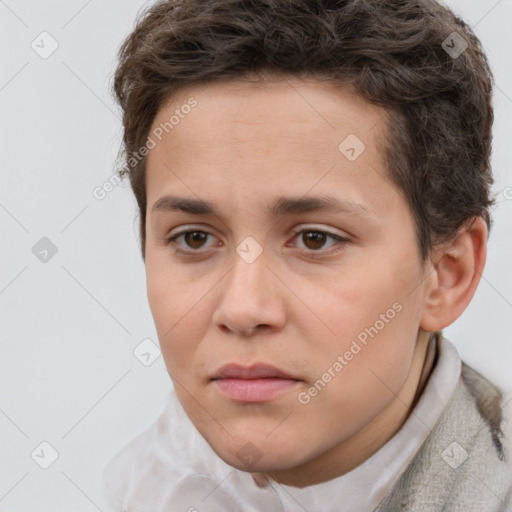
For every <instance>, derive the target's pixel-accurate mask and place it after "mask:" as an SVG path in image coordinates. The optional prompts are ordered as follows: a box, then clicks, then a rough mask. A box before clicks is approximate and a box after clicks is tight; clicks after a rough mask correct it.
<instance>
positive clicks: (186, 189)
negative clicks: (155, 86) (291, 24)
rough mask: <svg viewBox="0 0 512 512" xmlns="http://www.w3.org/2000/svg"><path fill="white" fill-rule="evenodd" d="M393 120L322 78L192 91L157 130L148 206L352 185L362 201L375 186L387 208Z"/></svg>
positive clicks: (165, 112)
mask: <svg viewBox="0 0 512 512" xmlns="http://www.w3.org/2000/svg"><path fill="white" fill-rule="evenodd" d="M190 104H194V105H195V106H194V107H193V108H188V107H187V108H184V106H186V105H190ZM171 118H173V119H172V123H171V122H170V120H171ZM387 122H388V114H387V112H386V111H385V110H384V109H382V108H379V107H377V106H374V105H372V104H370V103H368V102H367V101H365V100H364V99H362V98H361V97H360V96H358V95H357V94H355V93H354V92H353V91H350V90H348V89H340V88H338V87H335V86H333V85H331V84H326V83H323V82H318V81H316V80H313V79H309V80H303V79H298V78H286V79H283V78H280V79H269V80H263V81H257V82H256V81H252V82H241V81H238V82H219V83H212V84H207V85H201V86H194V87H189V88H186V89H182V90H181V91H179V93H177V94H176V95H174V96H173V97H172V98H170V99H169V100H168V101H167V102H165V103H164V104H163V105H162V106H161V108H160V109H159V111H158V113H157V115H156V116H155V119H154V121H153V124H152V127H151V130H150V136H151V137H152V138H153V139H154V142H155V143H156V145H155V147H154V148H153V149H152V150H151V151H150V152H149V154H148V157H147V180H146V183H147V194H148V208H149V209H151V208H152V206H154V204H155V203H156V201H158V199H159V198H160V197H161V196H162V195H163V193H164V191H166V192H168V193H173V195H175V194H176V193H177V192H179V193H181V194H182V195H183V194H186V195H187V196H189V197H190V196H191V195H196V196H203V195H204V194H206V193H208V194H209V197H212V195H213V196H217V197H216V198H215V197H213V199H214V200H215V199H218V200H219V201H224V202H225V201H226V200H232V201H233V202H234V203H233V206H234V204H235V203H237V204H238V206H240V204H241V202H243V201H244V200H246V199H247V195H248V194H250V195H254V194H257V195H258V197H263V196H268V197H269V198H270V197H273V196H274V195H276V196H277V195H295V196H296V195H298V194H301V195H303V194H307V193H308V190H312V189H315V190H314V192H319V193H322V194H326V193H332V192H334V191H336V190H343V192H344V197H345V198H347V199H349V200H353V201H354V202H356V201H357V202H359V203H361V201H362V199H363V196H364V195H368V193H369V192H371V191H372V190H373V192H374V193H375V194H374V195H375V196H377V195H379V196H380V199H379V198H377V197H375V198H374V199H375V200H376V201H373V202H376V203H377V204H376V205H375V207H376V210H378V209H379V207H380V206H379V203H385V202H386V194H396V191H393V190H390V191H383V190H382V189H383V186H384V187H386V186H387V187H389V186H390V185H389V180H387V179H386V178H385V176H386V169H385V163H384V161H385V159H384V155H383V151H382V144H381V142H382V141H383V137H385V132H386V125H387ZM155 133H160V137H161V140H159V139H158V137H155V135H154V134H155ZM220 183H222V186H220V187H219V184H220ZM270 183H272V186H271V187H270V186H269V184H270ZM378 189H380V193H379V190H378ZM278 191H279V192H281V193H280V194H277V192H278ZM274 193H275V194H274ZM370 199H371V198H370V197H367V198H366V200H367V202H368V200H370ZM363 202H364V201H363ZM370 202H372V201H371V200H370ZM262 206H263V204H262ZM265 207H267V205H265Z"/></svg>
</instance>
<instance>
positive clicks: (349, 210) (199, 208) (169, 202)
mask: <svg viewBox="0 0 512 512" xmlns="http://www.w3.org/2000/svg"><path fill="white" fill-rule="evenodd" d="M171 211H181V212H184V213H189V214H192V215H216V216H219V217H220V213H219V212H218V211H217V209H216V208H215V205H214V204H213V203H211V202H209V201H204V200H203V199H193V198H188V197H179V196H170V195H168V196H163V197H161V198H160V199H158V201H156V202H155V204H154V205H153V207H152V208H151V212H152V213H156V212H171ZM313 211H330V212H335V213H345V214H348V215H355V216H360V217H368V218H374V219H376V218H377V216H376V215H375V214H374V213H372V212H370V211H369V210H368V208H366V207H365V206H363V205H362V204H358V203H353V202H350V201H347V200H343V199H339V198H337V197H334V196H327V195H323V196H309V197H278V198H277V199H275V200H274V201H273V202H272V204H271V205H269V207H268V208H267V215H268V216H269V217H280V216H285V215H290V214H298V213H308V212H313Z"/></svg>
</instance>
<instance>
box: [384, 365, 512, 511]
mask: <svg viewBox="0 0 512 512" xmlns="http://www.w3.org/2000/svg"><path fill="white" fill-rule="evenodd" d="M506 397H507V395H506V394H505V393H504V392H503V390H501V389H499V388H498V387H497V386H495V385H494V384H493V383H492V382H490V381H489V380H488V379H486V378H485V377H484V376H483V375H481V374H480V373H479V372H477V371H476V370H474V369H473V368H471V367H470V366H468V365H467V364H465V363H462V371H461V376H460V379H459V381H458V383H457V387H456V389H455V392H454V394H453V396H452V397H451V399H450V401H449V403H448V405H447V406H446V408H445V410H444V411H443V414H442V415H441V417H440V418H439V420H438V422H437V423H436V425H435V426H434V428H433V429H432V431H431V433H430V434H429V436H428V438H427V440H426V441H425V442H424V444H423V445H422V446H421V448H420V449H419V451H418V453H417V454H416V456H415V457H414V459H413V460H412V462H411V463H410V465H409V466H408V467H407V469H406V470H405V472H404V474H403V475H402V477H401V478H400V480H399V481H398V483H397V484H396V485H395V487H394V488H393V491H392V492H391V494H390V495H389V496H388V497H387V498H385V500H384V502H383V503H382V504H381V506H380V507H379V508H378V510H379V512H388V511H389V512H391V511H393V512H396V511H397V510H400V511H404V512H406V511H411V512H412V511H418V510H429V511H437V510H439V511H441V510H448V511H450V512H458V511H460V512H501V511H503V512H505V510H507V507H509V506H510V505H511V504H512V461H511V459H512V453H511V452H512V450H511V444H510V443H511V437H510V436H511V431H510V413H509V409H510V404H509V407H508V408H507V407H506V405H507V401H506V400H507V398H506Z"/></svg>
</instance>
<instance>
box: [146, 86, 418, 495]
mask: <svg viewBox="0 0 512 512" xmlns="http://www.w3.org/2000/svg"><path fill="white" fill-rule="evenodd" d="M186 105H193V107H191V108H187V107H185V106H186ZM172 116H175V118H176V119H178V117H179V121H177V122H176V119H174V120H173V121H171V123H172V126H170V124H169V120H170V119H171V118H172ZM165 123H167V130H163V135H162V128H161V127H162V126H165ZM386 123H387V117H386V115H385V112H384V111H383V110H382V109H380V108H378V107H376V106H372V105H370V104H369V103H367V102H365V101H364V100H363V99H361V98H359V97H358V96H356V95H355V94H353V93H350V92H349V91H340V90H339V89H335V88H333V87H332V86H331V85H327V84H323V83H320V82H318V81H314V80H309V81H305V80H299V79H298V78H296V79H287V80H279V79H274V80H270V79H267V80H265V81H263V82H260V83H254V82H253V83H242V82H230V83H217V84H210V85H207V86H197V87H190V88H188V89H183V90H182V91H181V92H180V94H179V95H176V96H174V97H173V98H172V99H171V100H169V101H168V102H167V103H166V104H164V105H163V106H162V107H161V109H160V111H159V112H158V114H157V116H156V118H155V120H154V122H153V126H152V129H151V132H150V135H151V133H158V134H160V136H159V137H156V138H155V136H152V138H153V139H154V141H155V142H156V144H155V145H154V147H153V148H152V149H151V150H150V152H149V154H148V157H147V158H148V160H147V177H146V178H147V181H146V183H147V204H148V209H147V221H146V250H145V252H146V272H147V290H148V299H149V304H150V307H151V311H152V314H153V317H154V321H155V324H156V329H157V332H158V336H159V340H160V344H161V348H162V353H163V357H164V359H165V363H166V366H167V369H168V371H169V374H170V376H171V378H172V380H173V384H174V387H175V389H176V393H177V395H178V398H179V400H180V402H181V404H182V405H183V407H184V409H185V411H186V413H187V415H188V416H189V418H190V419H191V421H192V422H193V423H194V424H195V426H196V427H197V429H198V430H199V432H200V433H201V434H202V436H203V437H204V438H205V439H206V440H207V442H208V443H209V444H210V445H211V447H212V448H213V449H214V450H215V452H216V453H217V454H218V455H219V456H220V457H221V458H222V459H224V460H225V461H226V462H227V463H228V464H231V465H232V466H235V467H237V468H238V469H242V470H245V471H250V472H267V473H268V474H269V475H272V476H273V477H274V478H275V479H276V480H278V481H281V482H285V483H290V482H293V484H294V485H305V484H307V483H311V482H308V481H307V477H306V476H305V475H306V474H309V475H311V474H312V471H314V473H313V474H315V475H317V478H320V479H329V478H331V477H333V476H336V475H337V474H340V471H341V472H343V471H342V470H343V468H345V470H347V468H349V469H351V468H352V467H353V466H354V465H355V464H357V463H358V462H361V460H358V457H359V458H360V457H364V454H365V450H366V451H367V454H368V453H371V451H370V452H368V450H371V449H372V447H373V449H374V450H373V451H375V449H376V448H377V447H378V446H380V445H381V444H383V443H384V442H385V441H386V440H387V439H388V438H389V437H390V436H391V435H392V434H393V433H394V432H395V431H396V429H397V428H398V427H399V424H400V421H401V419H403V418H404V414H406V413H407V410H406V409H407V408H405V407H404V403H405V402H404V401H407V400H409V401H410V399H412V395H411V392H413V391H414V384H417V379H418V376H419V372H420V371H421V358H422V352H421V350H419V349H418V347H419V345H420V344H419V340H420V334H419V333H421V329H420V325H419V324H420V317H421V311H422V306H423V301H424V288H423V284H422V280H423V277H424V269H423V265H422V262H421V258H420V254H419V249H418V247H417V243H416V238H415V226H414V221H413V217H412V212H411V211H410V210H409V208H408V206H407V204H406V202H405V200H404V198H403V197H402V195H401V193H400V192H399V191H398V190H397V188H396V187H394V186H393V185H392V184H391V180H390V179H389V178H388V177H387V175H386V171H385V169H386V166H385V161H384V155H383V152H382V149H381V146H380V145H379V141H382V140H383V137H385V133H386ZM159 127H160V130H159V131H158V129H159ZM159 138H161V140H159ZM171 196H172V197H171ZM422 339H423V338H422ZM423 346H424V345H423ZM226 365H228V366H227V367H226ZM229 365H231V366H229ZM386 436H387V438H386ZM363 460H364V459H363ZM318 475H323V476H322V477H320V476H318Z"/></svg>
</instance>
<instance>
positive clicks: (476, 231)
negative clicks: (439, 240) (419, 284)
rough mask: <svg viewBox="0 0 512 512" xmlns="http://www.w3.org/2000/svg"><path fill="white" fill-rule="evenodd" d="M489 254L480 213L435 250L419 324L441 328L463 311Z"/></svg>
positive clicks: (426, 327)
mask: <svg viewBox="0 0 512 512" xmlns="http://www.w3.org/2000/svg"><path fill="white" fill-rule="evenodd" d="M486 256H487V224H486V223H485V221H484V219H482V218H481V217H475V218H473V219H472V221H470V222H468V223H466V224H465V225H464V226H463V227H462V228H461V229H460V230H459V232H458V234H457V236H456V237H454V238H453V239H452V240H451V241H449V242H446V243H444V244H442V245H440V246H438V247H436V248H435V249H434V251H433V254H432V257H431V265H430V270H429V272H430V273H431V274H432V275H431V276H429V278H428V279H426V280H425V283H426V284H425V298H424V307H423V312H422V316H421V322H420V327H421V328H422V329H424V330H425V331H440V330H441V329H444V328H445V327H447V326H448V325H450V324H452V323H453V322H454V321H455V320H456V319H457V318H459V317H460V315H461V314H462V313H463V312H464V310H465V309H466V307H467V306H468V304H469V303H470V301H471V299H472V298H473V295H474V294H475V291H476V288H477V286H478V283H479V282H480V278H481V275H482V272H483V269H484V266H485V260H486Z"/></svg>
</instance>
